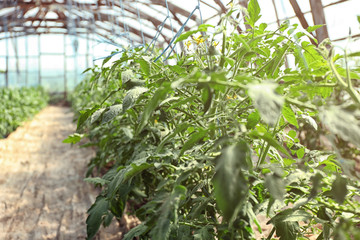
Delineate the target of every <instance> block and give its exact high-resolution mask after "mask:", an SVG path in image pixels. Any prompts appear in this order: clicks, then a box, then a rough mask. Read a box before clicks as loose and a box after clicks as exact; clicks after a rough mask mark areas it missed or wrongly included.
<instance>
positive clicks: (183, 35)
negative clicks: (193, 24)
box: [174, 30, 200, 44]
mask: <svg viewBox="0 0 360 240" xmlns="http://www.w3.org/2000/svg"><path fill="white" fill-rule="evenodd" d="M197 32H200V31H199V30H192V31H188V32H185V33H183V34H181V35H180V36H179V37H178V38H177V39H176V40H175V42H174V44H175V43H178V42H181V41H184V40H186V39H188V38H189V37H190V36H191V35H193V34H195V33H197Z"/></svg>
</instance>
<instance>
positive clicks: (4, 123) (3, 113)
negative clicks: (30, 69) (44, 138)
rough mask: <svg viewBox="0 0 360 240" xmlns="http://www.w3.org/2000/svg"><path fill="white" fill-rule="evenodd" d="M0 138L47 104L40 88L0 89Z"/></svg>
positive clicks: (44, 94)
mask: <svg viewBox="0 0 360 240" xmlns="http://www.w3.org/2000/svg"><path fill="white" fill-rule="evenodd" d="M0 97H1V101H0V138H3V137H6V136H7V135H9V134H10V133H11V132H13V131H14V130H15V129H16V128H17V127H18V126H20V125H21V124H22V123H23V122H25V121H27V120H29V119H30V118H31V117H33V116H34V115H35V114H36V113H38V112H39V111H40V110H41V109H43V108H44V107H45V106H46V105H47V102H48V95H47V93H46V92H45V91H44V89H43V88H41V87H22V88H14V89H13V88H0Z"/></svg>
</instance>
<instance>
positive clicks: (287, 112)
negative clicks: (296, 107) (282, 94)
mask: <svg viewBox="0 0 360 240" xmlns="http://www.w3.org/2000/svg"><path fill="white" fill-rule="evenodd" d="M282 114H283V116H284V118H285V119H286V121H288V122H289V123H290V124H291V125H294V126H295V127H296V128H299V124H298V121H297V119H296V115H295V113H294V111H293V110H292V109H291V107H290V106H289V105H288V104H285V105H284V106H283V108H282Z"/></svg>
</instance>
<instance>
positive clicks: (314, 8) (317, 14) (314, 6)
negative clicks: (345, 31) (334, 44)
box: [310, 0, 329, 42]
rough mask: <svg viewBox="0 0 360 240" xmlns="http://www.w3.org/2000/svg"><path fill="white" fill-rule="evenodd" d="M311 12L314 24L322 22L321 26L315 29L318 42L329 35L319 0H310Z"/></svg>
mask: <svg viewBox="0 0 360 240" xmlns="http://www.w3.org/2000/svg"><path fill="white" fill-rule="evenodd" d="M310 7H311V12H312V16H313V20H314V24H315V25H321V24H324V26H323V27H321V28H318V29H316V38H317V40H318V41H319V42H322V41H323V40H324V39H325V38H328V37H329V34H328V30H327V26H326V20H325V13H324V8H323V5H322V2H321V0H310Z"/></svg>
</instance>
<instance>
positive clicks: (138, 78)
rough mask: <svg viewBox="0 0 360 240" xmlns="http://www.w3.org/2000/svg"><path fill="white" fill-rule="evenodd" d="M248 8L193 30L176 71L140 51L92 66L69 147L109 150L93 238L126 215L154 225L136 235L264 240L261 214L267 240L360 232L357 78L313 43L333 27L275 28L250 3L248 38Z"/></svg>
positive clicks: (100, 154) (103, 153) (99, 180)
mask: <svg viewBox="0 0 360 240" xmlns="http://www.w3.org/2000/svg"><path fill="white" fill-rule="evenodd" d="M236 11H237V10H236V9H231V10H230V12H229V13H228V14H226V15H225V16H223V17H222V19H221V21H220V23H219V25H218V26H216V27H215V26H211V25H201V26H199V29H198V30H194V31H191V32H188V33H184V34H182V35H181V36H180V37H179V38H178V39H177V41H184V42H185V44H184V45H185V51H184V52H183V53H182V54H181V55H178V56H176V55H175V56H174V57H172V58H173V59H176V64H174V65H169V64H166V62H165V63H164V62H161V61H156V62H154V61H153V56H149V55H147V54H145V53H144V52H143V51H142V49H133V50H129V51H126V52H124V53H123V54H122V55H121V56H120V58H119V59H117V60H114V62H113V63H112V65H111V66H110V67H105V65H104V64H105V63H106V62H108V61H109V60H110V58H108V59H105V60H104V64H103V66H101V67H95V68H93V69H88V73H90V74H89V78H87V79H86V80H85V81H84V82H83V83H81V85H80V86H79V87H78V88H77V89H76V91H75V92H74V94H73V96H75V97H74V99H73V103H74V108H75V110H76V111H78V110H80V111H79V116H78V121H77V133H75V134H73V135H71V136H69V138H68V139H66V140H65V142H68V143H76V142H78V141H79V140H80V139H81V138H82V137H84V136H87V137H88V138H89V139H90V143H88V144H87V145H91V146H96V147H97V150H98V151H97V155H96V157H95V158H93V159H92V160H91V162H90V163H89V170H88V176H87V178H86V181H88V182H91V183H93V184H95V185H97V186H100V187H101V189H102V192H101V193H100V194H99V196H98V197H97V199H96V201H95V203H94V204H93V205H92V207H91V208H90V209H89V211H88V213H89V217H88V219H87V226H88V227H87V230H88V239H91V238H93V237H94V236H95V234H96V232H97V231H98V229H99V227H100V226H101V224H103V225H104V226H107V225H108V224H109V223H110V222H111V221H112V219H114V218H117V219H119V218H121V217H122V215H123V213H124V211H127V212H130V213H132V214H135V215H136V216H137V217H138V218H139V219H140V220H141V222H142V223H141V224H140V225H138V226H137V227H135V228H133V229H132V230H130V231H129V232H128V233H127V234H126V235H125V237H124V239H133V238H134V237H137V236H139V237H140V238H141V239H206V240H208V239H254V236H255V235H254V234H255V231H260V232H261V228H260V223H259V222H258V220H257V216H258V215H259V214H262V215H266V216H267V217H268V218H269V221H268V224H271V225H272V226H273V230H272V231H271V233H270V234H269V235H268V236H267V239H272V237H274V234H275V233H276V235H277V236H278V237H280V239H287V240H291V239H307V238H308V236H309V235H311V234H313V235H317V236H318V239H330V238H334V239H348V238H349V239H351V238H353V239H357V238H359V237H360V232H359V230H358V229H357V228H356V227H355V226H356V225H357V224H358V217H359V216H360V212H359V210H358V209H359V203H358V201H357V200H356V199H357V198H358V195H359V191H358V188H359V182H358V166H357V161H356V154H357V153H358V147H359V142H360V141H359V136H360V128H359V121H358V119H359V116H360V115H359V107H360V105H359V104H360V101H359V100H360V98H359V93H358V91H357V90H356V86H357V84H358V80H359V75H358V73H359V72H358V71H359V69H358V68H353V69H350V67H349V65H348V64H347V62H348V60H349V56H348V55H347V54H344V55H335V54H334V51H333V46H332V44H331V42H329V41H328V40H326V41H324V42H322V43H320V44H319V46H315V45H312V44H311V43H310V41H309V38H311V35H310V34H309V32H312V31H314V30H315V29H316V28H318V27H321V26H315V27H310V28H309V29H307V30H302V29H300V28H299V27H298V26H297V25H296V24H294V25H289V24H288V23H287V22H285V23H283V24H282V25H281V26H280V27H279V28H278V29H276V30H275V31H270V30H267V25H266V24H265V23H261V24H258V20H259V18H260V8H259V5H258V3H257V1H256V0H251V1H250V2H249V8H248V14H247V17H246V21H247V22H246V24H248V25H249V26H250V27H249V29H248V30H247V31H246V32H244V33H241V34H238V33H236V30H235V29H236V28H235V27H234V26H233V25H234V24H235V25H236V24H237V23H236V22H234V20H233V19H232V18H231V17H230V16H231V14H233V13H234V12H236ZM200 34H201V35H200ZM218 39H220V40H218ZM313 40H314V41H315V42H316V39H313ZM160 59H161V58H160ZM290 59H292V60H293V62H294V67H293V68H290V67H288V63H289V60H290ZM80 133H81V134H80ZM307 135H308V136H311V138H312V139H307ZM343 149H347V151H346V153H344V151H342V150H343ZM96 170H98V173H99V172H100V173H101V174H102V175H96V174H97V173H96ZM127 203H129V204H128V205H129V208H125V206H126V205H127Z"/></svg>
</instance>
